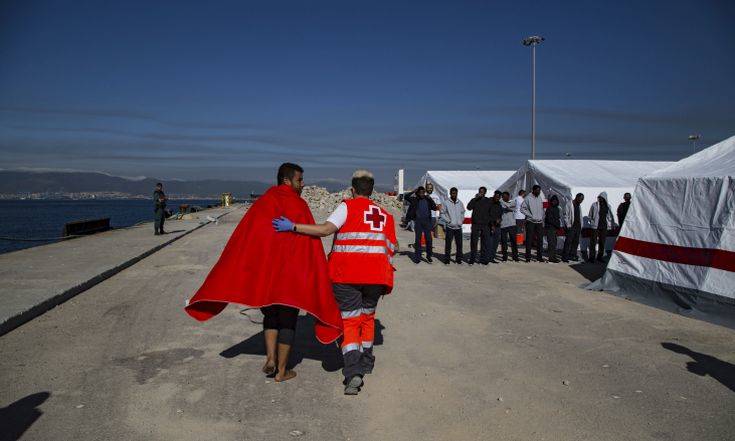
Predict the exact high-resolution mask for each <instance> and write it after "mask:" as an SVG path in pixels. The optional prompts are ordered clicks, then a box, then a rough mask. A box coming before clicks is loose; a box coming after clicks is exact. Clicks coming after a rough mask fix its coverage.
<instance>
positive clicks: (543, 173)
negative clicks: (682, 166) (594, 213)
mask: <svg viewBox="0 0 735 441" xmlns="http://www.w3.org/2000/svg"><path fill="white" fill-rule="evenodd" d="M672 164H674V163H673V162H662V161H602V160H599V161H598V160H581V159H549V160H547V159H541V160H539V159H537V160H528V161H526V163H525V164H523V166H522V167H521V168H520V169H519V170H518V171H517V172H515V173H514V174H513V175H512V176H511V177H510V178H508V180H507V181H505V182H504V183H502V184H501V185H500V189H501V190H503V191H509V192H510V193H511V194H512V195H516V194H518V191H519V190H521V189H523V190H526V191H531V187H532V186H533V185H536V184H537V185H540V186H541V191H542V192H543V194H544V197H546V198H549V197H551V196H552V195H556V196H557V197H558V198H559V205H560V206H561V207H565V206H567V205H568V204H571V202H572V199H574V196H575V195H576V194H577V193H582V194H584V202H583V203H582V206H581V212H582V215H583V216H584V219H583V225H582V227H583V228H589V227H590V225H589V219H587V213H589V209H590V206H591V205H592V203H594V202H595V201H596V200H597V196H598V195H599V194H600V193H601V192H603V191H605V192H607V196H608V202H609V203H610V206H611V207H612V208H613V210H615V209H616V208H617V206H618V204H619V203H620V202H622V201H623V195H624V194H625V193H631V194H632V193H633V190H634V189H635V185H636V182H637V181H638V178H640V177H642V176H645V175H648V174H650V173H652V172H653V171H656V170H660V169H662V168H664V167H667V166H670V165H672ZM615 222H616V223H617V222H618V219H617V216H616V218H615ZM559 242H560V245H559V246H561V242H562V241H561V240H560V241H559ZM614 242H615V238H614V237H608V241H607V247H606V248H607V249H608V250H609V249H612V246H613V244H614ZM586 244H587V241H586V240H585V239H583V240H582V241H581V243H580V246H581V247H582V249H585V248H586Z"/></svg>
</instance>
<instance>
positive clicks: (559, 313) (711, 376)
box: [0, 213, 735, 440]
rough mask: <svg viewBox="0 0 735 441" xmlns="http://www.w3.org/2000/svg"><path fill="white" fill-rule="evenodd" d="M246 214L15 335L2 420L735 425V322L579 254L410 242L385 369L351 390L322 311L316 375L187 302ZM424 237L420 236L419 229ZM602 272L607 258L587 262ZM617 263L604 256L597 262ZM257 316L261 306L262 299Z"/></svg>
mask: <svg viewBox="0 0 735 441" xmlns="http://www.w3.org/2000/svg"><path fill="white" fill-rule="evenodd" d="M239 217H240V216H239V213H233V214H231V215H228V216H225V217H224V218H223V219H222V221H221V222H220V225H210V226H207V227H206V228H202V229H200V230H197V231H195V232H194V233H192V234H190V235H188V236H186V237H184V238H182V239H181V240H179V241H177V242H176V243H174V244H172V245H171V246H169V247H166V248H164V249H163V250H161V251H159V252H157V253H155V254H153V255H151V256H149V257H147V258H146V259H144V260H143V261H142V262H139V263H137V264H136V265H134V266H132V267H130V268H127V269H126V270H124V271H122V272H120V273H119V274H117V275H115V276H114V277H111V278H109V279H107V280H105V281H103V282H102V283H99V284H98V285H96V286H94V287H92V288H91V289H90V290H88V291H87V292H85V293H84V295H80V296H77V297H75V298H73V299H71V300H69V301H68V302H66V303H64V304H62V305H60V306H59V307H57V308H55V309H53V310H51V311H49V312H48V313H46V314H44V315H43V316H41V317H39V318H37V319H35V320H33V321H31V322H29V323H27V324H26V325H24V326H21V327H19V328H17V329H15V330H14V331H12V332H10V333H8V334H6V335H4V336H2V337H0V353H2V354H3V357H2V358H0V371H1V372H2V373H3V374H2V376H1V377H0V421H2V424H3V426H4V427H2V428H0V433H1V434H3V436H4V437H5V438H7V439H17V438H18V437H21V438H22V439H28V440H72V439H73V440H93V439H94V440H97V439H105V440H107V439H125V440H173V439H175V440H204V439H208V440H209V439H213V440H283V439H294V438H297V439H304V440H433V439H437V440H476V439H483V440H694V439H696V440H728V439H733V435H732V434H733V428H735V367H734V366H733V363H735V352H734V351H733V341H735V340H734V337H735V331H733V330H730V329H726V328H722V327H717V326H714V325H711V324H708V323H704V322H699V321H695V320H692V319H688V318H685V317H681V316H677V315H673V314H669V313H666V312H663V311H660V310H656V309H652V308H649V307H646V306H642V305H640V304H636V303H633V302H629V301H625V300H623V299H621V298H618V297H615V296H611V295H607V294H602V293H596V292H590V291H585V290H582V289H579V288H578V286H579V285H581V284H583V283H586V281H587V280H586V279H585V277H584V276H583V275H582V274H581V273H580V271H576V270H575V268H570V267H568V266H563V265H551V264H534V263H531V264H525V263H521V264H505V265H500V266H492V267H483V266H475V267H472V268H470V267H467V266H466V265H464V266H459V267H458V266H456V265H452V266H449V267H445V266H443V265H441V264H438V263H435V264H434V265H431V266H430V265H427V264H420V265H414V264H413V263H411V262H410V261H409V260H408V258H406V257H405V256H404V257H399V258H398V259H397V263H396V264H397V267H398V272H397V274H396V276H397V280H396V283H397V285H396V289H395V291H394V293H393V294H391V295H390V296H389V297H387V298H385V299H384V300H382V301H381V304H380V305H379V307H378V319H379V320H380V325H379V326H378V329H379V331H380V332H379V334H378V338H377V343H378V345H377V346H376V355H377V366H376V369H375V372H374V373H373V374H372V375H370V376H368V377H367V378H366V384H365V388H364V389H363V391H362V392H361V393H360V395H359V396H357V397H346V396H344V395H342V385H341V377H340V374H339V371H338V369H339V353H338V352H337V350H336V348H334V347H327V346H322V345H319V344H318V343H316V342H315V340H314V337H313V334H312V328H311V326H310V325H311V322H310V320H309V319H308V318H306V317H302V320H301V321H300V323H299V328H298V343H297V353H296V354H295V356H294V357H293V359H292V362H293V363H294V364H295V365H296V366H295V369H296V371H297V372H298V374H299V375H298V377H297V378H296V379H294V380H292V381H289V382H287V383H284V384H275V383H273V382H272V380H270V379H267V378H265V377H264V376H263V374H262V373H261V372H260V368H261V366H262V363H263V357H262V355H260V354H262V351H263V347H262V343H261V339H262V334H261V333H260V330H261V326H260V325H258V324H255V323H252V322H251V321H250V319H249V318H248V316H247V315H243V314H241V313H240V308H237V307H234V306H231V307H229V308H228V309H226V310H225V311H224V312H223V313H222V314H220V316H218V317H216V318H215V319H213V320H211V321H209V322H207V323H203V324H200V323H197V322H195V321H194V320H192V319H191V318H189V317H188V316H187V315H186V314H185V313H184V312H183V306H184V301H185V300H186V299H187V298H189V296H191V294H192V293H193V292H194V291H195V290H196V289H197V288H198V286H199V284H200V283H201V282H202V280H203V279H204V277H205V276H206V274H207V272H208V270H209V268H210V267H211V266H212V265H213V264H214V262H215V261H216V259H217V257H218V255H219V252H220V250H221V249H222V247H223V246H224V243H225V241H226V240H227V238H228V237H229V234H230V233H231V232H232V230H233V229H234V227H235V225H236V222H237V221H238V220H239ZM400 239H401V241H402V247H403V249H404V250H405V249H406V244H407V243H408V241H409V236H408V235H407V234H405V233H401V234H400ZM577 269H579V270H582V272H586V271H588V270H590V268H586V269H585V268H577ZM597 271H599V269H597ZM247 313H248V314H250V316H251V317H252V318H253V319H254V320H257V319H258V317H259V314H258V313H257V312H254V311H248V312H247Z"/></svg>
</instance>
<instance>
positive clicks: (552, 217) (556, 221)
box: [544, 195, 561, 228]
mask: <svg viewBox="0 0 735 441" xmlns="http://www.w3.org/2000/svg"><path fill="white" fill-rule="evenodd" d="M554 201H556V204H554V203H553V202H554ZM544 224H545V225H546V226H547V227H553V228H561V208H559V198H558V197H556V195H554V196H552V197H551V199H549V207H548V208H547V209H546V214H545V215H544Z"/></svg>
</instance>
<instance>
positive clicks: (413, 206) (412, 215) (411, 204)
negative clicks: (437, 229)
mask: <svg viewBox="0 0 735 441" xmlns="http://www.w3.org/2000/svg"><path fill="white" fill-rule="evenodd" d="M406 199H408V211H407V212H406V220H407V221H412V220H416V210H417V209H418V206H419V197H418V196H416V195H415V194H414V193H413V192H412V193H409V195H408V196H407V197H406ZM424 200H425V201H426V202H427V203H428V204H429V217H431V212H432V211H433V210H436V202H434V200H433V199H431V198H430V197H429V196H426V197H425V198H424Z"/></svg>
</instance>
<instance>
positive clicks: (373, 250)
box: [332, 245, 388, 254]
mask: <svg viewBox="0 0 735 441" xmlns="http://www.w3.org/2000/svg"><path fill="white" fill-rule="evenodd" d="M332 252H333V253H368V254H388V250H387V249H386V248H385V247H384V246H371V245H335V246H334V247H332Z"/></svg>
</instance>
